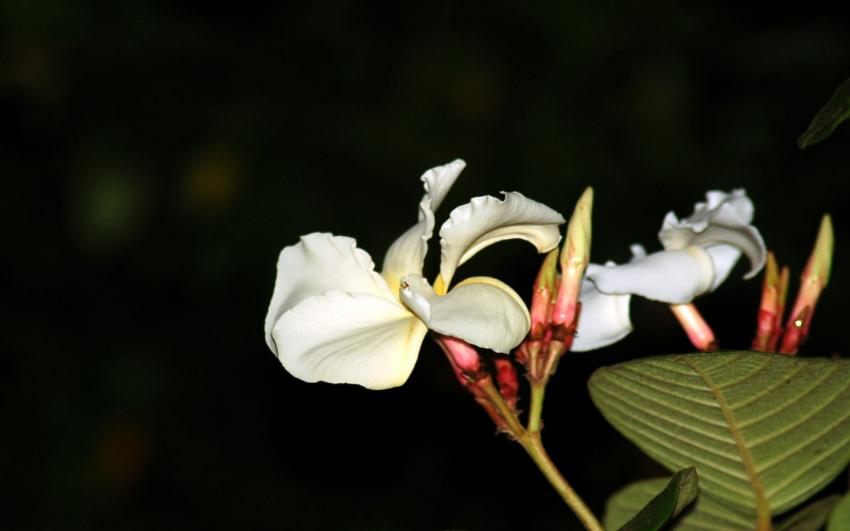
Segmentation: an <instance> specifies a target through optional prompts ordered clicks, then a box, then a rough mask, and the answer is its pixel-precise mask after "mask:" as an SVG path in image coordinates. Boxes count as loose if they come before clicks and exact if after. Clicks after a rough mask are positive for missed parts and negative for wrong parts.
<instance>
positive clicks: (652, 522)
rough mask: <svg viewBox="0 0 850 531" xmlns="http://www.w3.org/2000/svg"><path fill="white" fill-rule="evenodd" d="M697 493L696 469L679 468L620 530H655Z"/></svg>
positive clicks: (678, 511)
mask: <svg viewBox="0 0 850 531" xmlns="http://www.w3.org/2000/svg"><path fill="white" fill-rule="evenodd" d="M697 494H699V481H698V478H697V471H696V469H695V468H693V467H691V468H686V469H684V470H680V471H678V472H676V474H674V475H673V477H672V478H671V479H670V481H668V482H667V485H666V486H665V487H664V488H663V489H662V490H661V492H659V493H658V495H657V496H655V497H654V498H652V499H651V500H649V502H648V503H647V504H646V506H644V507H643V508H641V509H640V510H639V511H638V512H637V514H635V515H634V516H633V517H632V518H631V519H630V520H629V521H628V522H626V523H625V524H624V525H623V526H622V527H621V528H620V531H657V530H658V529H661V527H662V526H663V525H664V524H666V523H667V522H669V521H670V520H672V519H673V518H675V517H676V515H678V514H679V513H680V512H682V509H684V508H685V507H687V506H688V504H689V503H691V502H692V501H694V498H696V497H697Z"/></svg>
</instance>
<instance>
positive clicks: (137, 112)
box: [0, 0, 850, 530]
mask: <svg viewBox="0 0 850 531" xmlns="http://www.w3.org/2000/svg"><path fill="white" fill-rule="evenodd" d="M532 4H533V5H529V6H525V7H517V6H510V5H508V4H503V3H492V2H470V3H463V5H460V3H458V5H452V4H451V3H446V4H441V3H436V4H435V3H428V2H419V3H415V4H414V3H410V4H408V5H407V6H404V7H402V6H397V5H394V4H390V3H355V2H345V1H336V2H333V1H332V2H315V3H310V4H307V5H301V6H294V5H291V4H286V3H279V5H278V7H276V8H253V9H250V8H246V7H241V8H239V9H238V10H237V8H236V6H235V5H234V4H232V3H231V4H228V5H227V6H225V7H221V8H214V7H210V6H209V5H207V4H206V3H201V2H190V3H182V4H181V5H174V3H172V2H165V1H154V0H134V1H133V2H117V3H116V2H74V3H72V2H67V1H62V0H40V1H32V0H6V1H3V2H0V27H1V28H2V34H0V36H2V41H0V42H1V44H0V45H1V46H2V48H1V49H0V111H2V112H0V116H1V117H2V118H0V119H2V122H0V123H2V125H0V129H2V131H3V132H4V135H3V136H4V140H3V142H2V146H0V156H2V159H0V162H2V166H0V168H2V174H3V179H2V189H1V190H0V197H2V205H0V206H2V209H0V210H2V220H0V221H2V227H3V229H2V230H3V231H4V233H5V236H4V238H3V244H2V247H3V258H4V260H3V265H2V266H0V267H2V271H4V274H3V278H4V279H5V281H6V282H4V288H3V295H2V298H1V299H0V300H3V301H4V302H5V304H4V306H5V307H6V312H4V313H6V314H7V317H6V319H4V323H5V326H4V327H3V340H2V341H3V344H4V347H3V349H2V351H3V352H2V366H0V478H2V479H0V489H2V491H0V525H2V527H3V528H4V529H128V530H134V529H139V530H141V529H212V528H230V529H361V530H373V529H447V528H453V529H497V530H498V529H570V528H575V527H576V526H577V525H578V523H577V521H576V520H575V519H574V517H573V516H572V514H571V513H570V512H569V511H568V510H567V509H565V508H564V507H563V505H562V503H561V501H560V499H559V498H558V497H557V496H556V494H555V493H554V491H552V490H551V489H550V488H549V486H548V484H547V483H546V482H545V481H544V480H543V478H542V476H540V474H539V473H538V471H537V470H536V469H534V467H533V466H532V464H531V462H530V461H529V460H528V459H527V457H526V456H525V455H524V454H523V453H522V451H521V450H520V448H519V447H518V446H516V445H514V444H513V443H511V442H509V441H508V440H507V439H505V438H504V437H494V436H493V428H492V425H491V424H490V423H489V421H488V420H487V418H486V417H485V416H484V415H483V413H482V412H481V411H480V410H479V409H478V408H477V406H475V405H474V404H473V403H472V401H471V400H470V399H469V398H468V396H467V395H466V394H465V392H464V391H463V390H462V389H461V388H460V387H459V385H457V383H456V382H455V381H454V379H453V376H452V375H451V373H450V371H449V368H448V365H447V363H446V361H445V359H444V358H443V356H442V354H441V353H440V352H439V351H438V349H437V348H436V347H435V345H433V344H432V343H431V342H430V341H426V343H425V344H424V346H423V349H422V353H421V356H420V359H419V362H418V365H417V367H416V370H415V371H414V373H413V375H412V377H411V379H410V381H409V382H408V384H407V385H405V386H404V387H402V388H399V389H395V390H390V391H383V392H372V391H367V390H364V389H361V388H358V387H354V386H331V385H324V384H305V383H302V382H300V381H298V380H296V379H294V378H292V377H291V376H289V375H288V374H287V373H286V372H285V371H284V370H283V369H282V367H281V366H280V364H279V363H278V361H277V360H276V359H275V357H274V356H273V355H272V354H271V353H270V352H269V351H268V350H267V348H266V346H265V344H264V342H263V333H262V323H263V317H264V315H265V311H266V306H267V304H268V300H269V298H270V296H271V290H272V285H273V281H274V265H275V261H276V257H277V254H278V252H279V251H280V249H281V248H282V247H283V246H284V245H289V244H292V243H294V242H295V241H297V238H298V236H299V235H301V234H304V233H307V232H312V231H316V230H324V231H332V232H334V233H338V234H345V235H351V236H354V237H356V238H357V239H358V241H359V244H360V246H361V247H362V248H364V249H366V250H368V251H369V252H370V253H371V254H372V256H373V258H374V259H375V260H376V261H377V262H380V260H381V258H382V256H383V253H384V251H385V250H386V248H387V246H388V245H389V244H390V242H391V241H392V240H393V239H394V238H395V237H396V236H397V235H398V234H400V233H401V232H402V231H403V230H404V229H406V228H407V227H408V226H409V225H410V224H412V223H413V222H414V221H415V216H416V205H417V203H418V201H419V197H420V195H421V184H420V182H419V180H418V177H419V175H420V174H421V173H422V172H423V171H424V170H426V169H427V168H429V167H431V166H434V165H437V164H441V163H444V162H448V161H449V160H452V159H453V158H455V157H463V158H464V159H465V160H466V161H467V163H468V168H467V170H466V171H465V172H464V174H463V175H462V178H461V179H460V180H459V182H458V184H457V186H456V187H455V189H454V190H453V191H452V193H451V194H450V195H449V197H448V199H447V202H446V204H445V206H444V208H443V209H442V210H441V211H440V213H439V215H438V220H441V219H445V216H446V215H447V214H448V212H449V210H450V208H452V207H454V206H457V205H459V204H462V203H464V202H466V201H467V200H468V199H469V197H471V196H473V195H481V194H486V193H491V194H495V193H497V192H498V191H499V190H503V189H504V190H519V191H522V192H523V193H525V194H526V195H528V196H530V197H533V198H535V199H538V200H541V201H543V202H545V203H547V204H549V205H551V206H552V207H554V208H556V209H558V210H560V211H563V212H566V213H568V212H569V211H570V210H571V208H572V206H573V204H574V202H575V200H576V199H577V198H578V195H579V194H580V193H581V191H582V189H583V188H584V187H585V186H587V185H593V186H594V187H595V190H596V204H595V207H594V242H593V245H594V247H593V257H594V259H595V260H597V261H604V260H607V259H614V260H618V261H622V260H625V259H627V258H628V256H629V252H628V245H629V244H630V243H633V242H642V243H644V244H645V245H647V246H648V248H649V249H650V250H653V249H657V248H658V247H659V245H658V243H657V241H656V239H655V234H656V232H657V230H658V228H659V226H660V223H661V220H662V218H663V215H664V214H665V212H667V211H668V210H670V209H675V210H676V211H677V212H678V213H679V214H681V215H687V214H689V213H690V211H691V208H692V205H693V203H694V202H695V201H696V200H699V199H701V198H702V196H703V193H704V192H705V191H706V190H708V189H712V188H715V189H730V188H733V187H746V189H747V190H748V192H749V194H750V196H751V197H752V198H753V200H754V202H755V204H756V223H757V225H758V227H759V228H760V229H761V230H762V233H763V234H764V237H765V239H766V241H767V242H768V245H769V247H770V248H772V249H774V250H775V251H776V252H777V254H778V256H779V259H780V261H781V262H784V263H787V264H788V265H790V266H791V267H792V268H793V275H792V278H793V279H794V282H793V284H792V289H793V288H795V287H796V279H797V276H798V274H799V272H800V270H801V268H802V266H803V264H804V262H805V260H806V257H807V255H808V252H809V250H810V248H811V245H812V242H813V239H814V235H815V232H816V229H817V224H818V219H819V216H820V215H821V214H822V213H823V212H831V213H832V215H833V216H834V222H835V226H836V231H837V251H836V255H835V267H834V276H833V279H832V284H831V285H830V286H829V288H828V289H827V291H826V293H825V297H824V299H823V301H822V304H821V306H819V308H818V312H817V315H816V319H815V322H814V326H813V337H812V338H811V339H810V341H809V342H808V343H807V345H806V347H805V348H804V351H805V353H808V354H821V355H827V354H831V353H834V352H843V353H846V352H848V346H850V339H848V334H847V325H846V316H847V313H846V309H845V308H846V305H845V301H846V294H847V293H848V279H847V276H846V275H845V271H846V270H847V264H848V260H850V259H848V257H847V254H846V252H845V251H844V250H845V249H846V243H847V242H848V239H847V238H846V237H845V236H844V235H845V234H850V229H848V228H847V227H848V224H850V220H848V216H847V215H846V212H847V206H848V205H850V197H848V188H850V184H848V180H847V174H848V170H847V168H848V163H850V157H848V146H850V126H845V127H843V128H839V130H838V131H837V132H836V133H835V134H834V135H833V137H831V138H829V139H828V140H827V141H825V142H824V143H823V144H820V145H816V146H814V147H812V148H810V149H808V150H806V151H799V150H798V149H797V148H796V146H795V139H796V137H797V136H798V135H799V134H800V133H802V132H803V130H804V129H805V128H806V126H807V124H808V122H809V120H810V118H811V117H812V116H813V114H814V113H815V112H816V111H817V109H818V108H819V107H820V106H821V105H822V104H823V103H824V102H825V101H826V100H827V99H828V97H829V96H830V95H831V93H832V91H833V90H834V88H835V87H836V86H838V84H839V83H840V82H842V81H843V80H844V79H846V78H847V77H848V76H850V61H849V60H848V57H850V32H848V30H847V29H848V27H850V17H848V16H847V13H846V12H842V13H838V12H835V11H831V10H829V9H828V8H826V7H819V6H817V5H816V4H812V3H808V4H803V5H795V6H794V7H793V8H788V9H787V10H785V11H783V10H781V9H780V8H779V6H778V4H775V3H774V4H772V5H771V7H770V8H769V9H767V8H763V7H761V6H756V5H753V6H752V7H749V8H742V7H730V6H723V5H721V4H715V3H709V2H695V3H689V4H687V5H685V4H684V3H680V2H672V1H665V0H651V1H648V2H628V3H627V2H623V3H612V2H595V3H591V2H534V3H532ZM434 254H436V253H434ZM538 263H539V258H538V257H537V256H536V255H535V254H534V253H533V251H532V249H531V248H530V247H529V246H527V245H526V244H523V243H509V244H504V245H499V246H496V247H493V248H491V249H488V250H487V251H486V252H484V253H482V254H481V255H479V256H478V257H476V259H475V260H473V261H472V262H471V263H470V264H469V265H468V266H464V267H463V268H462V271H461V272H460V275H461V277H460V278H463V277H464V276H468V275H472V274H476V273H485V272H486V273H488V274H493V275H495V276H499V277H500V278H502V279H505V280H506V281H508V282H509V283H510V284H511V285H513V286H514V287H515V288H516V289H517V290H518V291H519V292H520V293H522V294H523V295H524V296H528V295H529V293H530V285H531V281H532V279H533V276H534V274H535V270H536V268H537V265H538ZM434 265H435V264H431V266H432V267H433V266H434ZM432 271H433V269H432ZM744 271H745V266H743V265H739V266H738V268H737V269H736V272H735V273H734V274H733V276H732V277H731V278H730V280H729V281H728V282H727V283H726V284H725V285H723V286H722V287H721V288H720V289H719V290H718V291H717V292H716V293H715V294H713V295H710V296H707V297H705V298H703V299H701V300H700V301H698V303H699V306H700V308H701V309H702V310H703V311H704V314H705V316H706V317H707V318H708V320H709V321H710V322H711V323H712V324H713V325H714V327H715V330H716V332H717V335H718V338H719V340H720V343H721V346H723V347H727V348H743V347H746V346H748V345H749V342H750V339H751V335H752V332H753V330H754V326H755V323H754V317H755V314H756V309H757V305H758V297H759V292H760V282H761V280H760V277H759V279H757V280H753V281H749V282H744V281H742V280H741V278H740V277H741V274H743V273H744ZM632 313H633V320H634V322H635V326H636V330H635V332H634V333H633V334H632V335H631V336H629V337H628V338H627V339H626V340H625V341H622V342H621V343H619V344H617V345H614V346H612V347H609V348H607V349H603V350H600V351H597V352H591V353H585V354H574V355H570V356H568V357H567V358H566V359H565V360H564V361H563V362H562V365H561V369H560V371H559V373H558V375H557V377H556V379H555V380H554V382H553V384H552V386H551V387H550V392H549V394H548V400H547V408H546V411H545V419H546V430H545V433H544V440H545V442H546V443H547V445H548V447H549V449H550V452H551V454H552V455H553V457H554V459H555V460H556V462H557V463H559V464H560V466H561V468H562V470H563V472H564V473H565V475H566V476H567V477H568V478H569V479H570V480H571V481H572V482H573V484H574V486H575V487H576V488H577V489H578V491H579V492H580V493H581V494H583V495H584V496H585V497H586V499H587V500H588V502H589V503H590V505H591V507H592V508H593V509H594V510H595V511H596V512H597V514H600V515H601V512H602V507H603V504H604V500H605V498H606V497H607V495H608V494H609V493H611V492H612V491H613V490H615V489H617V488H619V487H621V486H623V485H625V484H626V483H628V482H630V481H632V480H634V479H638V478H641V477H647V476H651V475H657V474H661V473H663V471H662V470H661V469H660V468H659V467H658V466H657V465H655V464H653V463H652V462H650V461H649V460H648V459H647V458H645V457H643V456H642V454H641V453H640V452H639V451H638V450H637V449H635V448H634V447H633V446H632V445H631V444H629V443H628V442H626V441H625V439H623V438H622V437H621V436H620V435H619V434H618V433H616V432H615V431H614V430H613V429H612V428H611V427H609V426H608V425H607V424H605V422H604V421H603V420H602V418H601V417H600V416H599V414H598V413H597V411H596V410H595V409H594V407H593V406H592V404H591V403H590V402H589V400H588V398H587V394H586V390H585V387H584V382H585V381H586V379H587V377H588V376H589V374H590V373H591V372H592V371H593V369H594V368H596V367H599V366H601V365H604V364H609V363H613V362H615V361H619V360H622V359H629V358H634V357H638V356H645V355H652V354H661V353H668V352H679V351H686V350H688V349H689V348H690V346H689V344H688V342H687V340H686V338H685V336H684V334H683V333H682V332H681V331H680V330H679V329H678V328H677V326H676V324H675V321H674V319H673V317H672V315H671V314H670V313H669V311H668V309H667V308H665V307H664V306H663V305H660V304H653V303H649V302H646V301H640V300H635V301H634V302H633V303H632Z"/></svg>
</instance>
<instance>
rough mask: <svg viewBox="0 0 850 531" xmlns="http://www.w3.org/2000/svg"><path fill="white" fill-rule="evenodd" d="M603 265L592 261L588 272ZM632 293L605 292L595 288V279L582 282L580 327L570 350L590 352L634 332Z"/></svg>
mask: <svg viewBox="0 0 850 531" xmlns="http://www.w3.org/2000/svg"><path fill="white" fill-rule="evenodd" d="M600 267H603V266H600V265H597V264H590V265H589V266H588V268H587V270H588V272H593V271H595V270H596V269H597V268H600ZM631 299H632V297H631V295H606V294H604V293H602V292H601V291H599V290H597V289H596V286H595V285H594V284H593V282H591V281H589V280H587V279H584V280H583V281H582V283H581V294H580V295H579V300H580V301H581V312H580V313H579V319H578V328H577V329H576V335H575V337H574V338H573V344H572V347H571V349H570V350H572V351H574V352H587V351H588V350H595V349H598V348H602V347H607V346H608V345H612V344H614V343H616V342H617V341H620V340H621V339H623V338H624V337H626V336H627V335H629V333H630V332H631V331H632V322H631V319H630V317H629V303H630V302H631Z"/></svg>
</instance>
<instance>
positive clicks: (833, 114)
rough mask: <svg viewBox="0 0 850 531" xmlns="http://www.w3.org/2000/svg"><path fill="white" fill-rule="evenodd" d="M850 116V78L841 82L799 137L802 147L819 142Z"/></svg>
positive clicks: (798, 140) (798, 141) (799, 143)
mask: <svg viewBox="0 0 850 531" xmlns="http://www.w3.org/2000/svg"><path fill="white" fill-rule="evenodd" d="M847 118H850V79H848V80H847V81H845V82H844V83H842V84H841V86H839V87H838V88H837V89H835V93H834V94H833V95H832V98H830V100H829V101H828V102H826V105H824V106H823V108H822V109H821V110H820V111H818V113H817V114H816V115H815V117H814V118H812V123H810V124H809V128H808V129H806V132H805V133H803V134H802V135H800V138H798V139H797V145H798V146H800V149H806V147H808V146H811V145H812V144H817V143H818V142H820V141H821V140H823V139H825V138H826V137H828V136H829V135H831V134H832V132H833V131H835V128H836V127H838V125H839V124H840V123H841V122H843V121H844V120H846V119H847Z"/></svg>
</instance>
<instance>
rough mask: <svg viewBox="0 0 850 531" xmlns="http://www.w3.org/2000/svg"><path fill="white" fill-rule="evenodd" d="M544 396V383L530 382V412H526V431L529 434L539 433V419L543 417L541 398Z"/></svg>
mask: <svg viewBox="0 0 850 531" xmlns="http://www.w3.org/2000/svg"><path fill="white" fill-rule="evenodd" d="M545 394H546V383H545V382H544V383H538V382H532V384H531V410H530V411H529V412H528V431H530V432H531V433H540V417H541V416H542V415H543V397H544V396H545Z"/></svg>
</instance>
